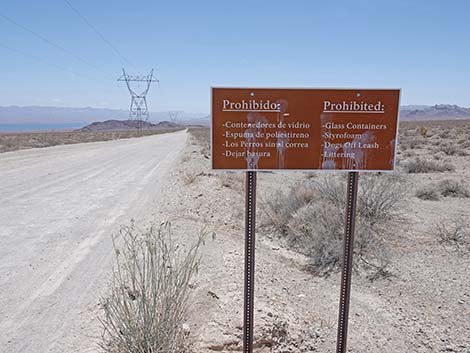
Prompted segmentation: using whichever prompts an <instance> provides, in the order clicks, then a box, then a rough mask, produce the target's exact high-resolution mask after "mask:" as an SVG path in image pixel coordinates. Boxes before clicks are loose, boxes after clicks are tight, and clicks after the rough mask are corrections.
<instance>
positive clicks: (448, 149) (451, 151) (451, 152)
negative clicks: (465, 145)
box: [439, 144, 468, 156]
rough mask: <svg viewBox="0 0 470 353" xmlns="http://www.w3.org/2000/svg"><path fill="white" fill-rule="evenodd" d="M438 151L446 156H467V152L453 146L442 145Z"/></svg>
mask: <svg viewBox="0 0 470 353" xmlns="http://www.w3.org/2000/svg"><path fill="white" fill-rule="evenodd" d="M439 150H440V151H442V152H444V153H445V154H446V155H448V156H468V152H467V151H465V150H464V149H462V148H460V147H459V146H457V145H455V144H450V145H442V146H440V148H439Z"/></svg>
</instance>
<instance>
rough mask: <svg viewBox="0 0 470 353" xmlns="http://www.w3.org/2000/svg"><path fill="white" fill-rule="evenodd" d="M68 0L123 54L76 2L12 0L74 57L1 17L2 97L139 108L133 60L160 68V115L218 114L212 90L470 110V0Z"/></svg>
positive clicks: (16, 11)
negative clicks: (352, 97) (371, 91)
mask: <svg viewBox="0 0 470 353" xmlns="http://www.w3.org/2000/svg"><path fill="white" fill-rule="evenodd" d="M68 1H70V3H71V4H72V5H73V6H74V7H76V8H77V9H78V10H79V12H80V13H81V14H82V15H83V16H84V17H85V18H86V19H87V20H88V21H89V22H90V23H92V24H93V25H94V26H95V27H96V28H97V29H98V31H99V32H100V33H102V34H103V35H104V37H105V38H106V39H107V40H108V41H109V42H111V43H112V45H113V46H114V48H116V49H117V50H118V51H119V52H120V53H121V55H118V54H117V53H115V51H113V49H112V48H111V47H110V46H108V45H107V44H106V43H105V42H104V41H103V40H102V39H101V38H100V37H99V36H98V35H97V34H96V33H95V32H93V31H92V29H91V28H90V27H88V26H87V25H86V23H84V22H83V20H82V19H81V18H80V17H78V16H77V14H76V13H75V12H73V10H72V9H71V8H70V7H69V6H68V5H67V3H66V2H65V0H42V1H31V0H30V1H25V0H15V1H9V2H4V3H2V6H1V9H0V15H3V16H7V17H8V18H9V19H11V20H13V21H15V22H17V23H18V24H20V25H23V26H26V27H27V28H28V29H30V30H33V31H35V32H36V33H38V34H40V35H41V36H43V37H45V38H47V39H48V40H49V41H51V42H53V43H54V44H57V45H59V46H61V47H63V48H64V49H66V50H67V51H69V52H71V53H72V54H73V55H69V54H66V53H64V52H63V51H61V50H58V49H57V48H55V47H53V46H52V45H49V44H47V43H45V42H44V41H41V40H40V39H38V38H37V37H35V36H34V35H32V34H31V33H29V32H27V31H24V30H22V29H20V28H19V27H18V26H15V25H13V24H12V23H11V22H9V21H8V20H6V19H5V18H4V17H1V16H0V67H1V69H0V70H1V76H2V85H0V105H54V106H69V107H82V106H92V107H107V108H122V109H127V108H128V105H129V95H128V92H127V90H126V87H125V85H124V84H123V83H118V82H116V79H117V78H118V77H119V76H120V73H121V67H123V66H124V67H126V68H127V69H128V70H129V71H130V72H131V73H136V74H137V73H139V74H144V73H147V71H149V70H150V69H151V68H155V69H156V74H157V77H158V78H159V80H160V81H161V82H160V85H159V86H154V87H152V89H151V90H150V92H149V96H148V101H149V105H150V109H151V110H152V111H165V110H185V111H188V112H201V113H207V112H209V110H210V108H209V107H210V101H209V100H210V87H211V86H248V87H249V86H253V87H271V86H272V87H370V88H374V87H379V88H388V87H390V88H402V104H435V103H451V104H459V105H462V106H470V23H469V20H468V15H469V14H470V1H463V0H462V1H452V0H450V1H432V0H431V1H430V0H428V1H405V0H394V1H379V0H355V1H314V0H310V1H295V0H292V1H273V0H271V1H242V0H237V1H222V0H219V1H204V0H200V1H139V2H135V1H121V0H113V1H108V0H103V1H98V0H94V1H92V0H68ZM18 50H19V51H21V53H19V52H17V51H18ZM121 56H122V57H121ZM76 57H80V58H81V60H83V61H85V62H86V63H85V62H83V61H81V60H80V59H77V58H76ZM123 58H125V59H123ZM125 60H128V61H130V62H131V63H132V66H131V65H130V64H129V63H127V62H126V61H125ZM69 71H72V72H73V73H72V72H69Z"/></svg>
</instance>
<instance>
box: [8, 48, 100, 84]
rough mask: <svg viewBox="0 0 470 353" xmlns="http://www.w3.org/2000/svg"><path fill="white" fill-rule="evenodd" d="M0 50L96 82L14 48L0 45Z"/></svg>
mask: <svg viewBox="0 0 470 353" xmlns="http://www.w3.org/2000/svg"><path fill="white" fill-rule="evenodd" d="M0 48H4V49H7V50H10V51H12V52H14V53H17V54H21V55H22V56H24V57H27V58H29V59H33V60H36V61H38V62H41V63H43V64H46V65H49V66H52V67H55V68H56V69H59V70H61V71H64V72H67V73H71V74H73V75H75V76H78V77H81V78H84V79H87V80H96V79H94V78H92V77H88V76H85V75H82V74H79V73H78V72H75V71H73V70H70V69H67V68H66V67H63V66H60V65H57V64H54V63H53V62H50V61H47V60H44V59H43V58H40V57H39V56H36V55H33V54H29V53H26V52H24V51H22V50H19V49H16V48H12V47H10V46H8V45H5V44H2V43H0Z"/></svg>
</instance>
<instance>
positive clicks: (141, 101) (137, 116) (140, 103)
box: [118, 68, 159, 130]
mask: <svg viewBox="0 0 470 353" xmlns="http://www.w3.org/2000/svg"><path fill="white" fill-rule="evenodd" d="M118 81H125V82H126V85H127V89H128V90H129V93H130V94H131V106H130V109H129V117H130V118H131V119H133V120H137V121H138V122H139V130H141V129H142V121H143V120H144V119H145V120H148V118H149V116H150V114H149V110H148V106H147V98H146V97H147V93H148V91H149V89H150V85H151V84H152V82H159V81H158V80H157V79H156V78H155V77H153V69H152V70H151V71H150V73H149V74H148V75H146V76H131V75H129V74H128V73H127V72H126V70H124V68H123V69H122V76H121V77H119V78H118ZM131 82H145V83H146V87H145V89H144V90H143V91H142V92H140V93H138V92H136V91H135V90H133V89H132V88H131Z"/></svg>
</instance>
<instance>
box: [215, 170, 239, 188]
mask: <svg viewBox="0 0 470 353" xmlns="http://www.w3.org/2000/svg"><path fill="white" fill-rule="evenodd" d="M218 177H219V180H220V183H221V184H222V186H223V187H226V188H230V189H234V190H238V191H241V190H243V175H242V174H240V173H229V172H227V173H221V174H219V175H218Z"/></svg>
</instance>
